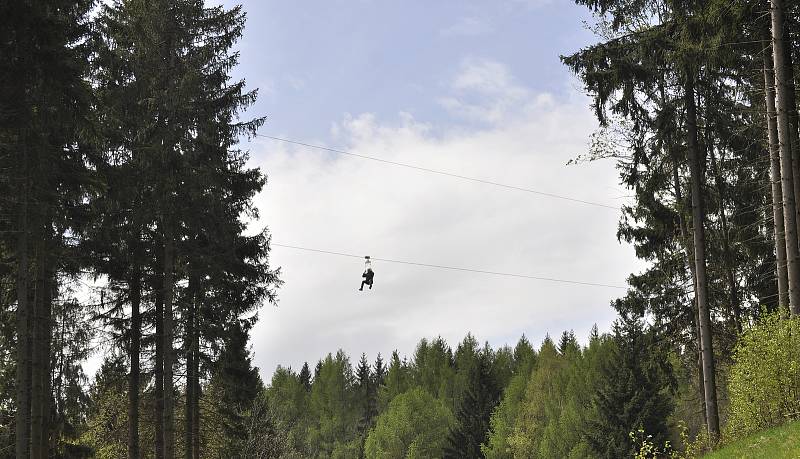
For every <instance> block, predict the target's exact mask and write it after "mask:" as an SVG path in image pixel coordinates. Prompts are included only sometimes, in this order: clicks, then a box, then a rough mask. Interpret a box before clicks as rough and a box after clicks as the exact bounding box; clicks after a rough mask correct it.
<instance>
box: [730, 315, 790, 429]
mask: <svg viewBox="0 0 800 459" xmlns="http://www.w3.org/2000/svg"><path fill="white" fill-rule="evenodd" d="M728 384H729V386H728V387H729V396H730V408H729V414H728V425H727V428H726V434H727V435H731V436H737V437H738V436H740V435H744V434H748V433H751V432H755V431H759V430H763V429H766V428H769V427H772V426H776V425H780V424H783V423H784V422H786V421H788V420H790V419H792V418H796V417H797V416H798V414H800V318H792V319H782V318H781V317H780V316H779V315H778V314H772V315H768V316H766V317H764V318H763V319H761V320H760V321H759V323H758V324H757V325H756V326H754V327H751V328H749V329H748V330H746V331H745V332H744V333H743V334H742V336H741V337H740V338H739V342H738V343H737V345H736V350H735V352H734V364H733V366H732V368H731V374H730V379H729V380H728Z"/></svg>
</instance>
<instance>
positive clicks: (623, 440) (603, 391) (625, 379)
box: [586, 317, 674, 459]
mask: <svg viewBox="0 0 800 459" xmlns="http://www.w3.org/2000/svg"><path fill="white" fill-rule="evenodd" d="M611 349H612V353H611V355H610V356H609V359H608V360H607V361H606V362H605V365H603V367H602V371H601V373H600V374H599V375H598V376H599V379H600V380H599V382H598V384H597V386H596V390H595V393H594V395H593V397H592V405H593V413H592V418H591V419H590V421H589V422H588V424H587V428H586V439H587V441H588V443H589V445H590V446H591V448H592V450H593V452H594V454H595V455H596V456H597V457H604V458H610V459H613V458H619V457H631V456H632V455H634V454H635V452H636V447H635V445H634V444H633V441H632V438H631V432H636V431H639V430H641V431H642V432H647V434H648V435H651V436H652V437H651V438H652V442H653V443H654V444H656V445H659V444H663V443H664V442H665V441H666V439H667V436H668V434H669V430H668V428H667V418H668V417H669V415H670V413H671V412H672V403H671V402H672V401H671V394H672V389H673V387H674V377H673V375H672V366H671V364H670V362H669V361H668V359H667V355H666V353H665V352H664V351H663V350H661V349H660V347H659V345H658V342H657V340H656V335H655V332H654V331H653V330H652V329H645V327H644V325H643V324H642V322H641V321H639V320H637V319H632V318H627V317H623V318H621V319H619V320H618V321H617V322H616V323H615V325H614V338H613V346H612V348H611Z"/></svg>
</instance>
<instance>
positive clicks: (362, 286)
mask: <svg viewBox="0 0 800 459" xmlns="http://www.w3.org/2000/svg"><path fill="white" fill-rule="evenodd" d="M365 282H366V281H361V288H360V289H358V290H360V291H362V292H363V291H364V283H365Z"/></svg>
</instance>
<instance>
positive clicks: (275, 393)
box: [262, 367, 310, 453]
mask: <svg viewBox="0 0 800 459" xmlns="http://www.w3.org/2000/svg"><path fill="white" fill-rule="evenodd" d="M263 398H264V399H265V404H266V405H267V406H266V408H264V409H263V410H262V411H263V412H264V413H268V414H269V415H270V416H274V417H275V420H276V421H275V423H277V424H278V425H280V426H281V428H282V429H283V432H284V434H285V435H286V440H285V442H286V445H287V446H286V448H287V449H289V450H292V451H297V452H300V453H302V452H304V451H306V446H305V442H306V436H307V430H308V424H309V422H310V421H309V416H310V414H309V413H308V404H309V398H310V395H309V393H308V391H306V389H305V386H304V385H303V383H302V381H301V380H300V379H299V377H298V376H297V375H295V374H294V373H293V372H292V371H291V370H290V369H285V368H281V367H278V368H277V369H276V370H275V373H274V374H273V375H272V381H271V382H270V385H269V388H268V389H266V391H265V393H264V395H263Z"/></svg>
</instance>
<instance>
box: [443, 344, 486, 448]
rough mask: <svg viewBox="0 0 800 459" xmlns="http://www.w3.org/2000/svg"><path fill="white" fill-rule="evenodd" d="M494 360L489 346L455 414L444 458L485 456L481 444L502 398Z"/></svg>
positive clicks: (480, 355) (471, 374)
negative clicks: (493, 363)
mask: <svg viewBox="0 0 800 459" xmlns="http://www.w3.org/2000/svg"><path fill="white" fill-rule="evenodd" d="M492 358H493V354H492V353H491V352H490V349H489V346H488V344H487V345H486V346H485V347H484V351H483V352H481V354H479V356H478V360H477V362H476V365H475V366H474V367H473V369H472V371H471V373H470V375H469V380H468V381H469V384H468V386H467V389H466V393H465V394H464V397H463V398H462V400H461V404H460V406H459V407H458V411H457V412H456V427H455V428H454V429H452V430H451V431H450V434H449V435H448V436H447V446H446V447H445V449H444V456H443V457H445V458H455V459H458V458H463V457H481V456H482V453H481V444H482V443H484V442H485V441H486V437H487V435H488V433H489V418H490V416H491V414H492V410H493V409H494V407H495V406H496V405H497V400H498V398H499V396H500V390H499V388H498V386H497V380H496V379H495V375H494V373H493V371H492V370H493V368H492Z"/></svg>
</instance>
